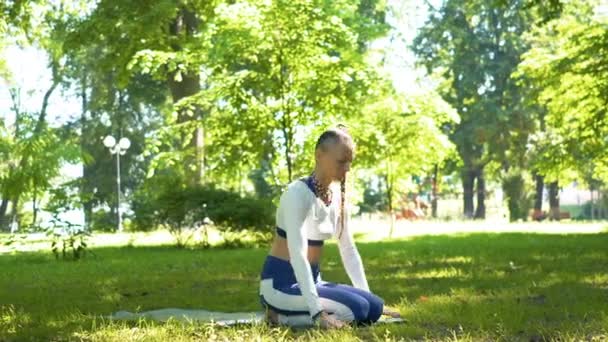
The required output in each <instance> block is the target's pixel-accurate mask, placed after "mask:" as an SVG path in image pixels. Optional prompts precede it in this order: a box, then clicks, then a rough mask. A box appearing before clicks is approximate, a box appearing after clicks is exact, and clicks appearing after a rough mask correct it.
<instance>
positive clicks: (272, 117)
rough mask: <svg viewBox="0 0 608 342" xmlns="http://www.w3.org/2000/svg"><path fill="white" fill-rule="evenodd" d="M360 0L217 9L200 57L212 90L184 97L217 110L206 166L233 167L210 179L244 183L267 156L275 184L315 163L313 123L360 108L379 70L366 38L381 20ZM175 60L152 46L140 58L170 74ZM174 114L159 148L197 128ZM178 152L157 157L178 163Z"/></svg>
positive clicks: (145, 66)
mask: <svg viewBox="0 0 608 342" xmlns="http://www.w3.org/2000/svg"><path fill="white" fill-rule="evenodd" d="M357 4H358V2H357V1H350V2H336V3H329V2H311V1H273V2H264V1H240V2H235V3H232V4H222V5H219V6H218V7H217V9H216V12H215V13H216V15H215V17H214V19H213V21H212V25H211V29H210V30H209V31H208V32H206V40H205V42H204V43H202V45H203V46H206V47H209V51H208V54H207V57H199V58H200V59H203V58H206V59H205V60H204V61H202V62H200V63H201V65H202V68H203V70H204V72H205V75H206V80H205V83H206V84H207V85H208V87H207V88H205V89H203V90H202V91H201V92H199V93H198V94H197V95H195V96H192V97H190V98H187V99H184V100H182V101H181V102H180V103H178V104H177V107H178V108H180V109H181V110H185V111H190V112H191V113H194V112H195V111H196V109H197V108H198V109H201V108H202V109H203V111H205V112H207V113H208V115H207V116H206V117H205V118H203V119H202V120H203V121H204V126H205V127H206V135H205V141H206V146H207V148H206V163H207V165H208V166H209V169H210V170H214V169H216V170H217V169H222V170H232V172H224V173H223V174H220V173H215V175H209V177H214V179H218V177H219V178H220V179H221V180H222V181H229V180H227V179H225V177H227V178H231V179H233V180H234V179H236V180H238V181H239V182H240V180H242V179H243V176H245V175H247V174H248V172H247V170H251V169H253V168H255V167H258V166H259V165H260V163H266V164H265V165H266V166H264V167H265V168H266V170H267V173H268V174H270V177H271V178H270V181H271V182H272V183H273V184H275V185H276V184H284V183H286V182H288V181H290V180H292V179H293V178H294V177H295V176H297V175H301V174H302V172H303V170H305V169H310V164H311V160H312V158H311V156H310V155H309V154H304V153H303V152H304V150H305V146H306V144H309V143H310V140H311V139H309V138H308V137H311V136H314V135H313V132H312V128H311V127H312V126H319V125H321V124H323V123H325V124H327V123H329V122H333V121H335V120H336V119H338V118H343V119H345V118H348V117H353V116H355V115H356V113H358V112H359V111H360V104H361V103H363V102H364V101H365V100H364V98H365V97H366V96H368V94H366V91H367V88H369V87H370V82H372V77H373V75H374V73H375V71H374V70H373V68H371V67H370V66H369V65H367V64H366V63H365V61H364V60H363V54H362V53H361V48H360V45H361V44H359V46H358V45H357V37H359V38H360V37H361V36H360V35H359V33H362V34H363V33H366V35H365V36H366V37H370V36H372V33H373V32H372V33H370V32H371V31H372V30H375V31H374V32H376V31H379V29H378V25H379V24H376V25H375V26H374V25H367V26H366V25H363V22H368V21H367V19H365V18H364V17H362V15H361V14H360V10H361V7H357V6H356V5H357ZM366 6H368V7H369V4H367V5H366ZM357 30H360V31H357ZM374 34H376V33H374ZM166 57H167V56H165V55H162V54H159V53H156V52H147V51H144V52H142V53H141V54H139V55H138V59H137V60H136V62H135V63H134V65H137V67H138V68H140V69H142V70H144V71H146V70H150V71H151V72H164V70H162V69H160V70H159V68H158V66H159V65H163V63H162V59H163V58H166ZM169 119H170V120H169V121H168V126H170V127H172V128H173V129H172V130H167V131H166V132H162V133H164V135H163V136H160V137H159V139H158V142H157V144H158V145H162V144H163V142H167V141H168V137H171V136H175V135H176V131H177V132H180V131H181V132H184V131H186V132H187V131H192V130H193V129H194V127H193V125H187V124H184V123H182V122H180V121H179V120H178V119H177V118H176V117H172V118H169ZM181 134H182V135H183V134H184V133H181ZM178 152H179V151H169V152H167V153H165V154H159V158H158V160H159V162H160V161H162V162H164V163H169V162H171V163H176V160H178V159H177V158H179V157H180V156H179V153H178ZM159 165H160V163H159Z"/></svg>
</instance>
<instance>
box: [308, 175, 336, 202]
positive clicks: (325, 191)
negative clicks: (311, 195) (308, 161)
mask: <svg viewBox="0 0 608 342" xmlns="http://www.w3.org/2000/svg"><path fill="white" fill-rule="evenodd" d="M312 184H313V186H314V188H315V193H316V195H317V197H319V198H320V199H321V200H322V201H323V203H325V205H329V204H330V203H331V197H332V192H331V189H330V188H329V186H323V185H321V183H320V182H319V180H318V179H317V175H316V174H315V173H314V172H313V173H312Z"/></svg>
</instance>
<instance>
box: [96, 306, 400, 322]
mask: <svg viewBox="0 0 608 342" xmlns="http://www.w3.org/2000/svg"><path fill="white" fill-rule="evenodd" d="M108 318H109V319H111V320H122V321H136V320H139V319H142V318H143V319H149V320H153V321H159V322H167V321H168V320H170V319H171V320H175V321H179V322H193V321H194V322H209V323H214V324H217V325H220V326H233V325H238V324H260V323H263V322H264V312H261V311H255V312H221V311H208V310H198V309H178V308H166V309H159V310H150V311H143V312H135V313H134V312H129V311H118V312H115V313H113V314H112V315H110V316H109V317H108ZM393 323H405V320H404V319H403V318H393V317H387V316H382V317H381V318H380V320H378V322H377V324H393Z"/></svg>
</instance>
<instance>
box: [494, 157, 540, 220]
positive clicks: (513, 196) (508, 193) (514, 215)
mask: <svg viewBox="0 0 608 342" xmlns="http://www.w3.org/2000/svg"><path fill="white" fill-rule="evenodd" d="M502 187H503V191H504V194H505V197H506V198H507V207H508V208H509V221H511V222H515V221H518V220H523V221H527V220H528V216H529V213H530V209H531V208H532V204H533V196H534V193H533V192H532V191H531V189H532V185H531V184H530V176H529V174H527V173H526V172H524V171H523V170H517V169H514V168H513V169H511V170H510V171H509V173H506V174H505V175H503V179H502Z"/></svg>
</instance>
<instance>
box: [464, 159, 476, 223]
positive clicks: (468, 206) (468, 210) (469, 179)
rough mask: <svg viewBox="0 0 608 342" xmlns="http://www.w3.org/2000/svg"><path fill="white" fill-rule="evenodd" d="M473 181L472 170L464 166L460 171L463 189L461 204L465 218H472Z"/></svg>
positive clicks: (473, 208)
mask: <svg viewBox="0 0 608 342" xmlns="http://www.w3.org/2000/svg"><path fill="white" fill-rule="evenodd" d="M474 181H475V174H474V172H473V171H472V170H471V169H469V168H466V167H465V169H464V170H463V173H462V190H463V202H464V203H463V204H464V211H463V214H464V217H465V218H473V213H474V210H475V207H474V204H473V186H474Z"/></svg>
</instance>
